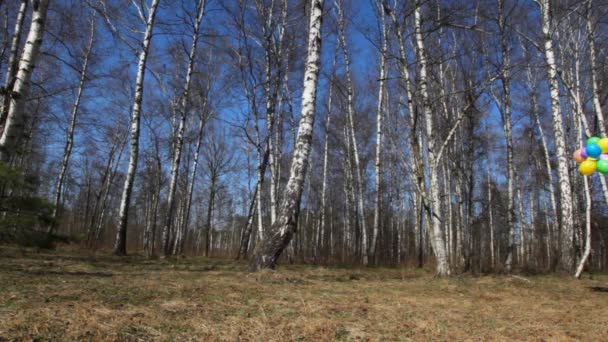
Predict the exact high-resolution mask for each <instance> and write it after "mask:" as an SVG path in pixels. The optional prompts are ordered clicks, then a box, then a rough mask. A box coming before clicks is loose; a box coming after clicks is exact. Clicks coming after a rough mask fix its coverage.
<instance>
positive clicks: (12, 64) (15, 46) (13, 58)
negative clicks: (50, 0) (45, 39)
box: [0, 0, 29, 133]
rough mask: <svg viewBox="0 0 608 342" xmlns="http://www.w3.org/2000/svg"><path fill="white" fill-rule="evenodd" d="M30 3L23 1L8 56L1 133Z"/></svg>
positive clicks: (0, 110) (0, 113) (0, 108)
mask: <svg viewBox="0 0 608 342" xmlns="http://www.w3.org/2000/svg"><path fill="white" fill-rule="evenodd" d="M28 3H29V0H21V4H19V11H18V12H17V19H16V20H15V29H14V30H13V38H12V39H11V49H10V52H9V55H8V68H7V71H6V78H5V80H4V95H3V96H2V103H1V104H0V106H1V107H0V127H1V128H0V133H1V132H2V130H4V124H5V122H6V116H7V115H8V109H9V106H10V101H11V96H12V91H13V85H14V84H15V73H16V72H17V65H18V64H19V61H18V59H17V57H18V56H17V54H18V52H19V46H20V45H21V30H22V29H23V22H24V21H25V14H26V13H27V4H28ZM7 19H8V18H7ZM7 24H8V20H7ZM7 34H8V32H7Z"/></svg>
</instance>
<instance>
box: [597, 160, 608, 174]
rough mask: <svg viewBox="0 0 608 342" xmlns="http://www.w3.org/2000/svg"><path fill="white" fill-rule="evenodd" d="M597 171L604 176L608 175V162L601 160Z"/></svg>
mask: <svg viewBox="0 0 608 342" xmlns="http://www.w3.org/2000/svg"><path fill="white" fill-rule="evenodd" d="M597 171H598V172H599V173H601V174H603V175H608V160H599V161H598V162H597Z"/></svg>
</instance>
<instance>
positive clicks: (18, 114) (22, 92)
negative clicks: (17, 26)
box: [0, 0, 49, 162]
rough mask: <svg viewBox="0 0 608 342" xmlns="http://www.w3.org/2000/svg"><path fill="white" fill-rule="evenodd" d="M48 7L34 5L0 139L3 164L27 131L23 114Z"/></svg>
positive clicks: (39, 0) (41, 2)
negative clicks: (24, 131)
mask: <svg viewBox="0 0 608 342" xmlns="http://www.w3.org/2000/svg"><path fill="white" fill-rule="evenodd" d="M48 7H49V0H34V1H33V3H32V10H33V13H32V24H31V26H30V32H29V33H28V36H27V41H26V42H25V47H24V48H23V53H22V54H21V60H20V61H19V67H18V70H17V72H16V74H15V82H14V85H13V87H12V89H11V90H10V93H9V97H10V101H9V108H8V114H7V116H6V122H5V124H4V130H3V131H2V136H1V137H0V160H1V161H4V162H7V161H9V159H10V158H11V156H12V155H14V154H15V152H16V151H15V148H16V147H17V146H18V144H19V142H20V140H21V137H22V134H23V130H24V128H25V121H26V119H27V116H28V115H27V113H26V112H25V111H24V106H25V102H26V101H27V95H28V93H29V90H30V81H31V78H32V73H33V71H34V68H35V66H36V61H37V60H38V54H39V52H40V46H41V45H42V37H43V35H44V27H45V24H46V16H47V12H48Z"/></svg>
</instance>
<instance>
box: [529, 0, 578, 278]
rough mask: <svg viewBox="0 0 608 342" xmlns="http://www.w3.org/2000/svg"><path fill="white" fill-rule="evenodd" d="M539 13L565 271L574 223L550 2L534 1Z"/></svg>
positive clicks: (570, 262) (570, 259) (570, 258)
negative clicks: (537, 5)
mask: <svg viewBox="0 0 608 342" xmlns="http://www.w3.org/2000/svg"><path fill="white" fill-rule="evenodd" d="M535 1H536V3H538V4H539V6H540V10H541V22H542V31H543V40H544V42H543V43H544V53H545V62H546V63H547V75H548V78H549V89H550V96H551V112H552V116H553V134H554V136H555V139H554V141H555V142H554V144H555V149H556V154H557V175H558V180H559V190H560V191H559V194H560V207H561V208H560V209H561V210H560V211H561V232H562V235H561V258H560V259H561V267H562V268H564V269H566V270H572V269H573V268H574V223H573V217H572V187H571V185H570V175H569V171H568V162H569V161H568V155H567V152H566V137H565V136H564V127H563V122H562V111H561V105H560V99H559V82H558V79H557V62H556V60H555V51H554V48H553V40H552V38H551V9H550V7H549V3H550V0H535Z"/></svg>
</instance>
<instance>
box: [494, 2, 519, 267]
mask: <svg viewBox="0 0 608 342" xmlns="http://www.w3.org/2000/svg"><path fill="white" fill-rule="evenodd" d="M498 29H499V31H500V47H501V67H502V77H501V83H502V91H503V94H502V101H498V99H497V104H498V105H500V106H501V110H500V113H501V116H502V123H503V130H504V132H505V139H506V143H507V227H508V229H509V245H508V248H507V258H506V261H505V270H506V271H507V273H509V272H511V269H512V266H513V265H512V264H513V253H514V252H515V195H514V190H513V181H514V178H515V170H514V168H513V133H512V123H511V85H510V69H511V61H510V60H511V58H510V52H509V44H508V42H507V36H506V35H507V33H506V32H505V30H506V29H507V27H506V22H505V16H504V1H502V0H498Z"/></svg>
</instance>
